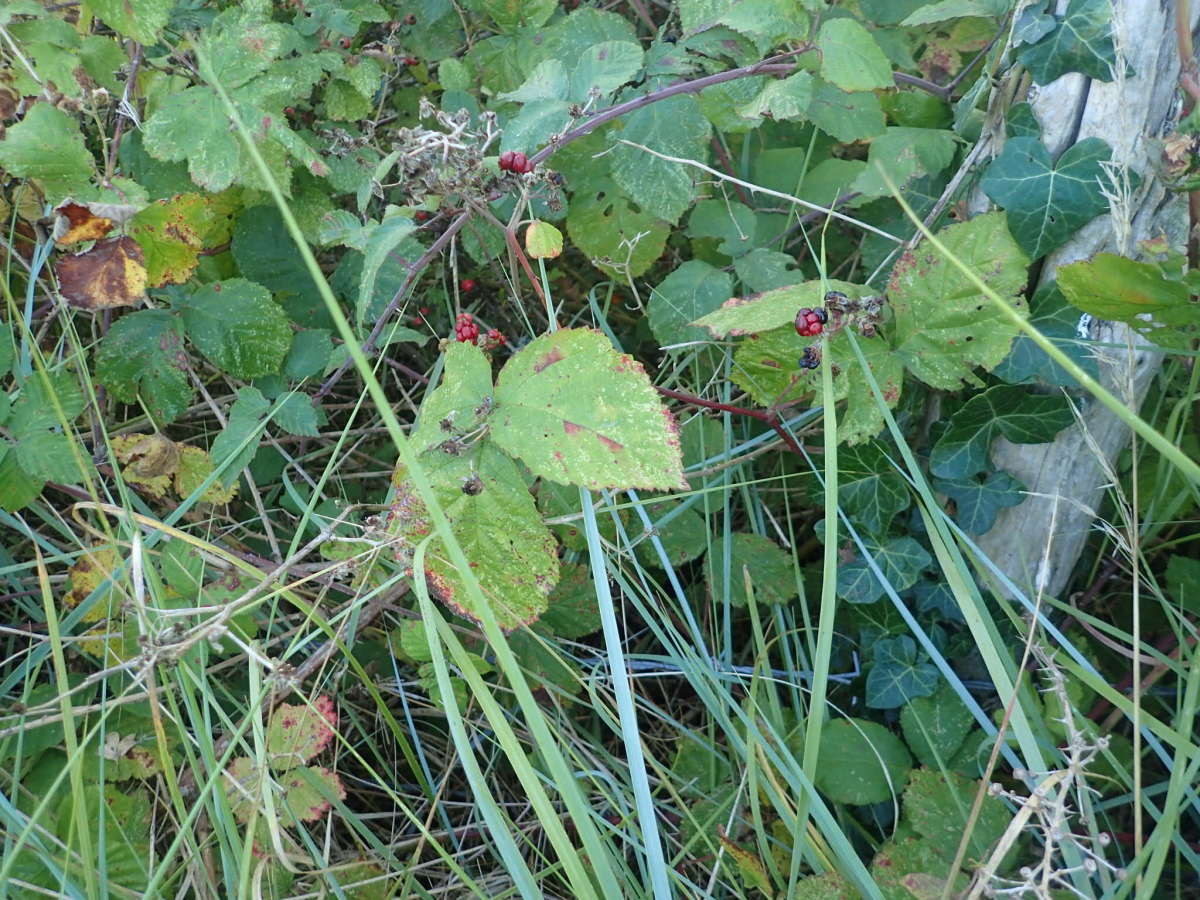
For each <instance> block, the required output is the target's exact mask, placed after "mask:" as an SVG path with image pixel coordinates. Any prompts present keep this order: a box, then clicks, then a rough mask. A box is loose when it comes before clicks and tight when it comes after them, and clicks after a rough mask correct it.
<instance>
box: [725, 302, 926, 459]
mask: <svg viewBox="0 0 1200 900" xmlns="http://www.w3.org/2000/svg"><path fill="white" fill-rule="evenodd" d="M783 290H789V289H788V288H784V289H783ZM857 290H860V291H861V290H862V288H857ZM772 293H774V292H772ZM818 305H819V304H818ZM720 311H721V312H723V311H724V310H720ZM777 314H778V313H774V315H777ZM756 315H757V312H756ZM794 316H795V310H794V309H793V310H792V317H793V318H794ZM764 317H765V316H764ZM857 340H858V346H859V349H860V350H861V351H862V354H863V356H864V357H865V359H866V361H867V365H868V367H869V368H870V370H871V374H872V377H873V378H874V379H875V381H876V382H877V383H878V385H879V389H880V391H881V392H882V393H883V398H884V400H885V402H886V403H887V404H888V406H889V407H893V406H895V405H896V403H898V402H899V400H900V392H901V389H902V388H903V384H904V378H903V376H904V365H903V363H902V362H901V360H900V357H899V356H898V355H897V354H896V353H894V352H893V351H892V348H891V347H890V346H889V345H888V343H887V341H886V340H884V339H883V338H882V337H874V338H865V337H861V336H859V337H858V338H857ZM809 346H815V347H818V348H820V347H821V346H822V343H821V339H820V338H805V337H801V336H800V335H798V334H797V333H796V329H795V327H793V326H792V325H786V326H784V327H782V328H774V329H772V330H771V331H764V332H763V333H761V334H754V335H751V336H750V337H749V338H748V339H747V340H744V341H742V342H741V343H740V344H739V345H738V348H737V350H736V351H735V352H734V356H733V362H734V367H733V372H732V374H731V378H732V379H733V381H734V383H735V384H737V385H738V386H739V387H741V388H742V389H743V390H745V391H746V392H747V393H749V394H750V396H751V397H752V398H753V400H754V402H755V403H757V404H759V405H760V406H772V405H774V404H776V403H783V402H792V401H797V400H805V399H808V398H812V397H816V396H819V395H820V391H821V372H820V369H801V368H799V364H798V361H799V359H800V357H801V355H802V354H803V353H804V350H805V348H806V347H809ZM821 365H823V366H825V365H828V366H832V367H833V369H832V371H833V397H834V400H835V401H838V402H841V401H843V400H844V401H846V406H845V409H844V411H843V412H842V414H841V415H840V416H839V417H838V439H839V440H841V441H843V442H845V443H847V444H855V443H858V442H860V441H864V440H866V439H867V438H870V437H874V436H875V435H876V434H878V433H879V431H880V430H881V429H882V428H883V426H884V419H883V413H882V411H881V410H880V409H879V407H878V405H877V404H876V402H875V395H874V393H873V392H872V390H871V386H870V382H869V381H868V379H867V374H866V372H864V371H863V369H862V367H861V366H860V365H859V364H858V360H857V359H856V358H855V356H854V351H853V349H852V348H851V347H850V340H849V337H848V336H847V330H846V329H843V330H841V331H839V332H837V333H836V334H834V336H833V337H831V338H830V339H829V341H828V344H827V345H826V349H825V350H824V351H823V355H822V360H821Z"/></svg>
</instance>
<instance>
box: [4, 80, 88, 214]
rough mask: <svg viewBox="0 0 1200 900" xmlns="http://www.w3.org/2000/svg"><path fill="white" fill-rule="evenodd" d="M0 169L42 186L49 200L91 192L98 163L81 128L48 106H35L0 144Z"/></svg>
mask: <svg viewBox="0 0 1200 900" xmlns="http://www.w3.org/2000/svg"><path fill="white" fill-rule="evenodd" d="M0 167H2V168H3V169H4V170H5V171H6V172H8V174H9V175H15V176H17V177H20V178H33V179H36V180H37V181H39V182H41V184H42V186H43V187H44V188H45V191H46V193H47V194H48V195H50V198H52V199H54V200H58V199H61V198H62V197H66V196H68V195H71V194H74V195H76V196H78V195H80V194H86V193H88V192H89V191H90V186H91V181H92V176H93V174H95V163H94V162H93V160H92V154H91V153H89V152H88V149H87V147H86V146H84V143H83V135H82V134H80V133H79V125H78V123H76V121H75V120H74V119H72V118H71V117H70V116H68V115H67V114H66V113H65V112H63V111H62V110H60V109H58V108H57V107H55V106H52V105H51V104H49V103H35V104H34V105H33V106H32V107H30V109H29V111H28V112H27V113H25V118H23V119H22V120H21V121H20V122H18V123H17V124H16V125H10V126H8V130H7V131H6V132H5V134H4V140H2V141H0Z"/></svg>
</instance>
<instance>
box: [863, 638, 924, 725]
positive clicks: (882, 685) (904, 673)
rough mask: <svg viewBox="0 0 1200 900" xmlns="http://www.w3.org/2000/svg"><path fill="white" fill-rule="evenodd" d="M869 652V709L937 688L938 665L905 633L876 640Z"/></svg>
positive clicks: (899, 703) (899, 702)
mask: <svg viewBox="0 0 1200 900" xmlns="http://www.w3.org/2000/svg"><path fill="white" fill-rule="evenodd" d="M871 655H872V662H871V668H870V671H869V672H868V673H867V684H866V694H867V706H869V707H871V708H872V709H895V708H896V707H898V706H903V705H904V704H905V703H907V702H908V701H910V700H912V699H914V698H916V697H928V696H929V695H930V694H932V693H933V692H934V690H936V688H937V683H938V679H939V678H940V677H941V676H940V675H939V674H938V670H937V666H935V665H934V664H933V663H931V662H929V657H928V656H926V655H925V652H924V651H922V650H918V649H917V642H916V641H914V640H913V639H912V638H911V637H909V636H908V635H907V634H902V635H900V636H899V637H894V638H884V639H882V640H878V641H876V642H875V643H874V644H873V645H872V647H871Z"/></svg>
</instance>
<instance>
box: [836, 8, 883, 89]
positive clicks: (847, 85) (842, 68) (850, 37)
mask: <svg viewBox="0 0 1200 900" xmlns="http://www.w3.org/2000/svg"><path fill="white" fill-rule="evenodd" d="M817 49H818V50H820V52H821V77H822V78H824V79H825V80H826V81H828V82H830V83H832V84H835V85H837V86H838V87H839V88H841V89H842V90H844V91H870V90H874V89H875V88H891V87H894V83H893V81H892V66H891V63H890V62H888V58H887V56H886V55H885V54H884V52H883V50H881V49H880V47H879V44H877V43H875V38H873V37H871V32H869V31H867V29H866V28H864V27H863V26H862V25H860V24H859V23H858V22H855V21H854V20H853V19H826V20H825V21H824V22H823V23H822V24H821V30H820V31H819V32H817Z"/></svg>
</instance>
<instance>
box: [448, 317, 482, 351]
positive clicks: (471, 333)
mask: <svg viewBox="0 0 1200 900" xmlns="http://www.w3.org/2000/svg"><path fill="white" fill-rule="evenodd" d="M478 338H479V326H478V325H477V324H475V319H474V318H473V317H472V316H471V314H470V313H459V314H458V318H457V319H455V320H454V339H455V340H456V341H459V342H460V343H463V344H474V343H475V341H476V340H478Z"/></svg>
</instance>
